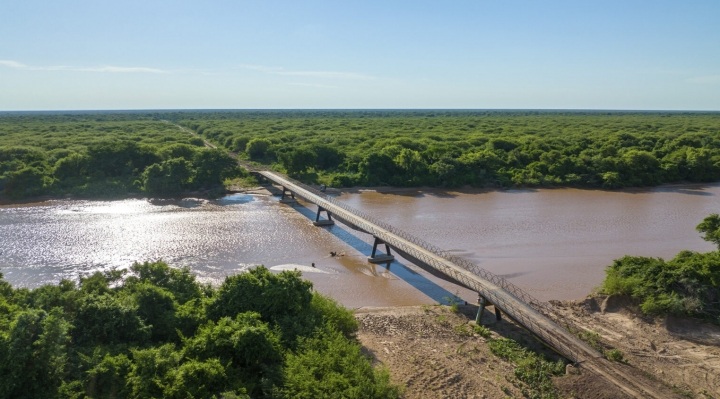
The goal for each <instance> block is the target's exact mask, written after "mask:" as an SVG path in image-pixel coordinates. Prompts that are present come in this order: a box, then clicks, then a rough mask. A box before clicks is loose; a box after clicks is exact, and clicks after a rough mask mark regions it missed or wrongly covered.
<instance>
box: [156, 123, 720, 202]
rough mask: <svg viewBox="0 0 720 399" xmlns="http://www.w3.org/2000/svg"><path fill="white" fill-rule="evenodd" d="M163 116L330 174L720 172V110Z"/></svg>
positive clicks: (287, 166) (477, 177) (504, 179)
mask: <svg viewBox="0 0 720 399" xmlns="http://www.w3.org/2000/svg"><path fill="white" fill-rule="evenodd" d="M163 117H164V118H168V119H173V120H174V121H176V122H178V123H180V124H182V125H184V126H186V127H188V128H190V129H193V130H194V131H195V132H197V133H198V134H200V135H202V136H203V137H204V138H206V139H208V140H210V141H212V142H215V143H217V144H218V145H221V146H224V147H225V148H227V149H229V150H232V151H235V152H237V153H238V154H240V155H241V156H242V157H245V158H246V159H248V160H251V161H256V162H259V163H265V164H272V165H274V166H275V168H277V169H279V170H282V171H285V172H287V173H289V174H291V175H294V176H295V177H299V178H301V179H303V180H305V181H307V182H317V183H323V184H327V185H331V186H338V187H348V186H377V185H391V186H423V185H425V186H443V187H461V186H466V185H469V186H475V187H508V186H575V187H602V188H621V187H630V186H633V187H635V186H651V185H658V184H662V183H672V182H709V181H717V180H720V114H719V113H681V112H665V113H663V112H599V111H598V112H579V111H573V112H570V111H568V112H562V111H237V112H227V111H226V112H195V113H193V112H183V113H175V114H167V115H164V116H163Z"/></svg>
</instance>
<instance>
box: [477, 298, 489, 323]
mask: <svg viewBox="0 0 720 399" xmlns="http://www.w3.org/2000/svg"><path fill="white" fill-rule="evenodd" d="M478 305H480V306H479V307H478V311H477V315H475V324H476V325H478V326H479V325H480V324H481V323H480V321H481V319H482V315H483V313H484V312H485V305H487V300H486V299H485V298H484V297H483V296H482V295H480V294H478Z"/></svg>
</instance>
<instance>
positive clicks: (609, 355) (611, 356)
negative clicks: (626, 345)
mask: <svg viewBox="0 0 720 399" xmlns="http://www.w3.org/2000/svg"><path fill="white" fill-rule="evenodd" d="M603 354H604V356H605V358H606V359H607V360H610V361H613V362H619V363H623V362H624V361H625V355H623V353H622V351H621V350H619V349H610V350H607V351H605V352H604V353H603Z"/></svg>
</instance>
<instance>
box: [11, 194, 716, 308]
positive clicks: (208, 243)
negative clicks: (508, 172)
mask: <svg viewBox="0 0 720 399" xmlns="http://www.w3.org/2000/svg"><path fill="white" fill-rule="evenodd" d="M338 199H340V200H342V201H346V202H347V203H348V204H350V205H351V206H353V207H355V208H357V209H360V210H362V211H365V212H367V213H370V214H372V215H374V216H376V217H377V218H379V219H382V220H384V221H386V222H388V223H390V224H391V225H394V226H397V227H400V228H402V229H404V230H406V231H408V232H410V233H412V234H414V235H416V236H418V237H421V238H423V239H424V240H425V241H428V242H430V243H433V244H435V245H437V246H439V247H441V248H445V249H449V250H452V251H453V252H455V253H456V254H458V255H461V256H465V257H467V258H469V259H471V260H473V261H475V262H476V263H477V264H479V265H480V266H482V267H483V268H485V269H487V270H489V271H491V272H493V273H496V274H500V275H503V276H505V277H506V278H508V279H509V280H510V281H512V282H513V283H515V284H516V285H518V286H520V287H522V288H524V289H525V290H527V291H528V292H530V293H531V294H532V295H534V296H536V297H537V298H539V299H542V300H549V299H578V298H582V297H583V296H585V295H587V294H588V293H589V292H591V291H592V290H593V289H594V288H595V287H596V286H597V285H599V284H600V283H601V281H602V278H603V275H604V268H605V267H606V266H607V265H609V264H611V263H612V260H613V259H616V258H619V257H621V256H623V255H625V254H632V255H643V256H656V257H664V258H670V257H672V256H674V255H675V254H676V253H677V252H678V251H680V250H682V249H690V250H696V251H709V250H712V249H713V246H712V245H711V244H709V243H707V242H705V241H703V240H702V239H701V238H700V236H699V235H698V233H697V232H696V231H695V226H696V225H697V224H698V223H699V222H700V221H701V220H702V219H703V218H704V217H705V216H707V215H708V214H710V213H713V212H715V213H717V212H718V211H719V210H720V184H713V185H705V186H675V187H660V188H654V189H648V190H632V191H612V192H611V191H599V190H576V189H539V190H507V191H488V192H468V191H464V192H455V191H442V190H423V191H419V190H391V191H390V192H385V193H381V192H376V191H357V192H346V193H342V194H341V195H339V197H338ZM314 216H315V215H314V208H313V207H306V206H304V205H302V204H300V205H297V206H295V207H291V206H288V205H284V204H280V203H279V202H278V201H277V198H276V197H272V196H267V195H247V194H235V195H232V196H229V197H226V198H224V199H220V200H217V201H204V200H183V201H171V202H163V203H159V204H158V203H150V202H148V201H146V200H137V199H130V200H120V201H77V200H57V201H47V202H42V203H37V204H25V205H5V206H0V272H2V273H3V274H4V277H5V279H6V280H7V281H9V282H10V283H12V284H13V285H15V286H23V287H37V286H39V285H42V284H46V283H56V282H57V281H59V280H60V279H61V278H70V279H77V278H78V277H79V276H82V275H87V274H89V273H92V272H94V271H98V270H108V269H111V268H127V267H129V266H130V265H131V264H132V263H133V262H135V261H145V260H158V259H162V260H165V261H167V262H168V263H170V264H171V265H174V266H187V267H189V268H190V269H191V270H192V271H193V272H194V273H195V274H196V275H197V276H198V278H199V279H200V280H201V281H203V282H207V283H215V284H216V283H219V282H221V281H222V279H223V278H224V277H225V276H227V275H232V274H235V273H238V272H241V271H243V270H246V269H247V268H249V267H253V266H255V265H257V264H264V265H266V266H267V267H270V268H271V269H274V270H282V269H286V268H291V269H292V268H298V269H301V270H302V271H303V276H304V277H306V278H308V279H310V280H311V281H312V282H313V284H314V286H315V288H316V289H317V290H318V291H320V292H323V293H326V294H328V295H331V296H333V297H334V298H336V299H338V300H339V301H340V302H341V303H343V304H344V305H346V306H348V307H351V308H357V307H362V306H397V305H412V304H423V303H434V302H437V301H442V300H443V299H444V298H447V297H449V296H452V295H453V294H456V295H458V296H459V297H460V298H462V299H465V300H467V301H472V300H474V299H475V297H474V295H473V294H472V293H471V292H469V291H467V290H464V289H460V288H458V287H456V286H454V285H452V284H450V283H447V282H443V281H441V280H438V279H437V278H434V277H432V276H429V275H428V274H427V273H425V272H423V271H421V270H419V269H417V268H416V267H414V266H413V265H412V264H410V263H408V262H406V261H404V260H402V259H399V261H398V262H395V263H393V264H392V265H391V267H390V270H389V271H388V270H387V269H386V268H385V267H384V266H376V265H372V264H369V263H368V262H367V261H366V257H367V255H368V254H369V252H370V250H371V245H370V243H371V241H370V237H367V236H366V235H364V234H362V233H358V232H355V231H352V230H350V229H348V228H347V227H345V226H343V225H342V224H339V225H336V226H333V227H329V228H328V227H324V228H318V227H314V226H312V224H311V223H310V222H311V221H310V219H314ZM330 252H336V253H337V254H338V256H334V257H333V256H330ZM312 263H314V264H315V268H313V267H311V264H312Z"/></svg>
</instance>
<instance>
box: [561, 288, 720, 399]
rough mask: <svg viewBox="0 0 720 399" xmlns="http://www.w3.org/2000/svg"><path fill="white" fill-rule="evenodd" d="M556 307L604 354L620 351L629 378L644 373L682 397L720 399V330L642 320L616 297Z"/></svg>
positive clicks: (682, 320) (679, 322)
mask: <svg viewBox="0 0 720 399" xmlns="http://www.w3.org/2000/svg"><path fill="white" fill-rule="evenodd" d="M553 305H555V308H556V309H557V310H558V312H560V314H562V316H564V317H565V318H566V319H568V320H569V321H571V322H572V324H574V325H575V326H576V327H578V328H579V329H581V330H584V331H587V332H590V333H597V337H599V341H600V344H601V345H602V346H603V347H604V348H606V349H607V348H616V349H618V350H620V351H621V352H622V354H623V356H624V358H625V360H626V362H627V366H626V367H627V368H628V370H630V371H629V372H640V373H642V374H644V376H645V377H646V378H647V379H648V380H650V381H655V382H656V384H657V385H658V386H661V385H665V386H668V387H670V388H671V389H672V391H673V393H675V394H677V395H680V396H684V397H689V398H716V399H720V327H718V326H716V325H712V324H708V323H704V322H701V321H698V320H695V319H689V318H678V317H659V318H650V317H647V316H643V315H642V314H641V313H640V312H639V311H638V310H637V309H636V308H634V307H633V305H632V303H631V302H630V301H628V300H627V299H625V298H618V297H600V296H598V297H591V298H588V299H586V300H584V301H580V302H553ZM562 384H565V381H563V382H562V383H561V385H562Z"/></svg>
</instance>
